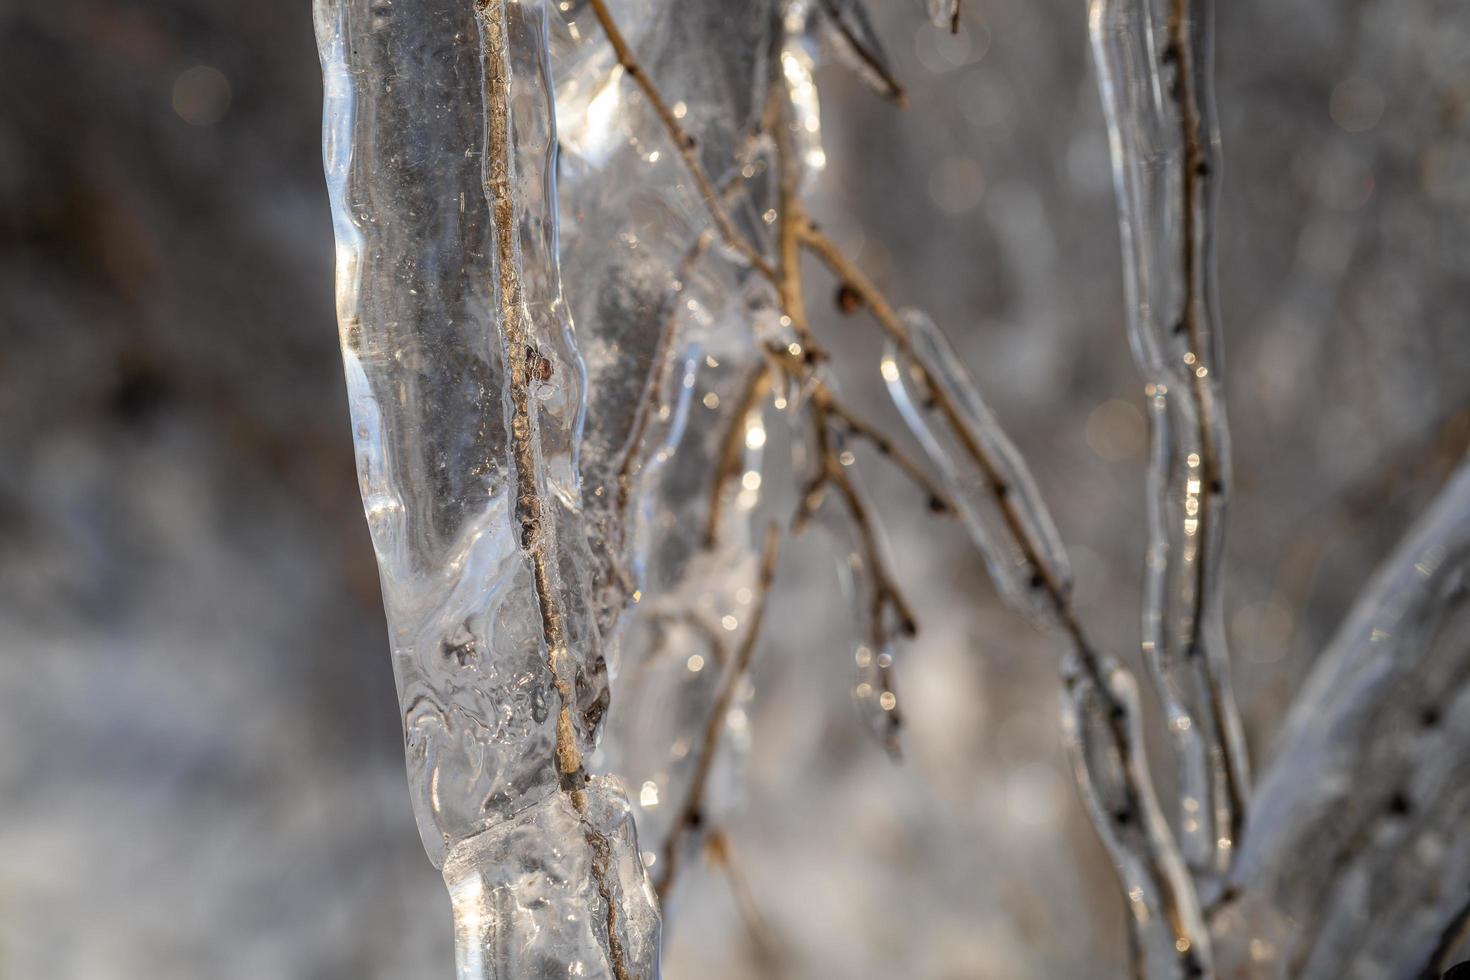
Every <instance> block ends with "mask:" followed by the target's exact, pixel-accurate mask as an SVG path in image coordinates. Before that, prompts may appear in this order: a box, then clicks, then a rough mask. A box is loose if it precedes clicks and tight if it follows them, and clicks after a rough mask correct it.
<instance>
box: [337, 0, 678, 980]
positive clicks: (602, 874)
mask: <svg viewBox="0 0 1470 980" xmlns="http://www.w3.org/2000/svg"><path fill="white" fill-rule="evenodd" d="M547 14H548V12H547V7H546V5H545V3H543V2H520V3H505V2H502V0H479V2H475V3H469V2H465V0H415V2H411V3H402V4H398V5H394V6H391V7H390V6H387V5H382V4H377V3H368V2H360V0H321V2H319V3H318V5H317V8H316V20H317V33H318V40H319V45H320V49H321V53H322V63H323V70H324V77H325V79H326V90H327V102H326V111H325V127H326V135H325V140H324V144H325V157H326V170H327V176H328V182H329V185H330V190H331V194H332V203H333V213H334V221H335V228H336V232H337V240H338V313H339V320H340V324H341V332H342V350H343V360H344V365H345V368H346V374H347V383H348V391H349V396H350V403H351V409H352V420H353V433H354V439H355V442H356V446H357V452H358V467H359V478H360V482H361V488H362V494H363V500H364V504H365V508H366V511H367V516H368V522H369V527H370V529H371V531H372V535H373V542H374V546H375V549H376V552H377V557H378V562H379V567H380V571H381V575H382V583H383V596H384V604H385V607H386V610H387V614H388V623H389V628H390V632H391V638H392V645H393V663H394V670H395V676H396V678H397V681H398V687H399V693H400V697H401V701H402V705H403V712H404V727H405V741H406V748H407V759H408V768H409V777H410V784H411V788H412V792H413V799H414V808H415V816H416V818H417V820H418V824H419V829H420V832H421V834H422V836H423V838H424V843H425V846H426V849H427V850H428V852H429V855H430V857H431V858H432V859H433V861H434V863H435V864H436V865H438V866H440V867H441V869H442V871H443V873H444V877H445V881H446V883H447V885H448V886H449V891H450V897H451V902H452V905H453V908H454V916H455V936H456V962H457V965H458V971H459V975H460V976H461V977H462V978H465V980H473V978H490V977H494V978H506V980H508V978H511V977H524V976H532V975H539V974H545V973H557V974H559V975H569V974H570V975H584V976H603V977H615V978H618V980H629V978H634V977H642V978H652V977H656V976H657V973H658V965H657V955H658V930H659V925H658V923H659V920H658V913H657V909H656V906H655V904H654V898H653V893H652V889H651V888H650V886H649V884H648V881H647V878H646V875H645V873H644V870H643V866H642V863H641V862H640V860H639V856H638V849H637V844H636V838H635V834H634V830H633V826H632V820H631V816H630V810H629V805H628V803H627V801H626V800H625V799H624V798H623V796H622V794H621V791H620V789H618V787H617V785H616V784H615V783H613V782H611V781H608V780H606V779H603V778H600V777H593V776H589V775H588V774H587V772H586V769H585V768H584V765H583V757H584V756H585V754H586V753H587V752H588V751H589V750H590V748H591V747H592V746H593V745H595V743H596V739H597V734H598V729H599V727H600V725H601V722H602V718H603V716H604V714H605V712H606V709H607V705H608V690H607V683H606V666H605V662H604V654H603V650H602V645H601V641H600V637H599V634H598V630H597V625H596V622H595V617H594V611H593V608H592V605H591V601H590V597H591V590H590V589H589V588H588V584H587V582H586V580H585V577H584V576H585V573H586V569H587V567H588V565H589V562H588V559H587V556H588V541H587V534H586V530H585V527H584V525H583V522H582V515H581V501H580V485H579V480H578V464H577V452H578V445H579V440H580V436H581V431H582V421H583V413H584V411H585V402H584V390H583V385H584V381H583V368H582V364H581V360H580V356H579V354H578V350H577V346H576V344H575V342H574V337H573V334H572V331H571V324H570V320H569V317H568V314H567V311H566V307H565V304H564V302H563V301H562V296H561V281H560V271H559V265H558V248H557V220H556V184H555V174H556V156H555V155H556V146H557V138H556V127H555V114H554V111H553V93H552V84H551V67H550V59H549V49H548V19H547Z"/></svg>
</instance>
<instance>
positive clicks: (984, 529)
mask: <svg viewBox="0 0 1470 980" xmlns="http://www.w3.org/2000/svg"><path fill="white" fill-rule="evenodd" d="M900 316H901V318H902V321H903V323H904V325H905V327H906V328H907V330H908V335H909V338H910V343H911V345H912V346H911V348H910V351H911V353H909V352H906V351H905V350H904V349H903V348H902V347H900V346H899V345H898V344H896V343H890V344H889V345H888V348H887V349H886V351H885V352H884V355H883V362H882V365H881V370H882V373H883V379H884V381H885V382H887V385H888V393H889V396H890V397H891V398H892V399H893V402H894V404H895V405H897V406H898V410H899V412H900V413H901V414H902V416H903V419H904V421H905V422H906V423H907V424H908V426H909V428H910V429H911V430H912V431H913V433H914V435H915V436H916V437H917V438H918V439H919V442H920V444H921V445H922V446H923V447H924V451H925V453H926V454H927V455H928V456H929V459H930V460H931V461H932V462H933V463H934V465H935V466H936V467H938V469H939V471H940V474H941V476H942V478H943V480H944V486H945V488H946V489H947V490H948V491H949V493H950V495H951V496H952V497H953V499H954V503H955V506H957V507H958V508H959V511H960V515H961V516H962V517H963V518H964V521H965V526H966V527H967V528H968V529H969V531H970V536H971V537H972V538H973V539H974V541H975V545H976V547H977V548H979V549H980V553H981V554H982V555H983V556H984V558H985V564H986V566H987V567H988V568H989V570H990V575H991V579H992V581H994V582H995V587H996V589H997V590H998V591H999V592H1000V594H1001V595H1002V597H1003V598H1005V600H1006V601H1007V602H1008V603H1010V604H1011V605H1012V606H1013V607H1014V608H1016V609H1017V610H1018V611H1019V612H1021V613H1022V614H1023V615H1025V616H1027V617H1029V618H1030V619H1031V620H1033V621H1034V622H1036V623H1038V624H1043V625H1044V624H1048V623H1053V622H1055V617H1056V607H1055V602H1054V600H1053V599H1052V598H1051V596H1049V595H1048V592H1047V588H1048V585H1047V582H1046V579H1047V577H1048V576H1050V578H1051V582H1052V584H1054V585H1055V586H1056V588H1057V589H1058V590H1060V592H1061V593H1063V594H1065V593H1067V592H1069V591H1070V590H1071V577H1072V576H1071V569H1070V567H1069V565H1068V562H1067V554H1066V551H1065V549H1064V548H1063V547H1062V543H1061V538H1060V536H1059V535H1058V534H1057V529H1056V525H1055V524H1054V523H1053V522H1052V519H1051V515H1050V514H1049V513H1048V512H1047V510H1046V507H1045V505H1044V504H1043V503H1042V502H1041V496H1040V493H1039V492H1038V491H1037V489H1036V482H1035V481H1034V480H1033V479H1032V478H1031V472H1030V470H1028V469H1027V467H1026V462H1025V460H1024V459H1022V458H1021V454H1020V453H1019V452H1017V450H1016V447H1015V445H1014V444H1013V443H1012V442H1011V440H1010V437H1009V436H1007V435H1006V434H1005V431H1004V430H1003V429H1001V427H1000V424H999V423H998V422H997V421H996V419H995V416H994V415H993V414H992V413H991V411H990V409H989V407H988V406H987V405H986V404H985V402H984V401H983V400H982V399H981V397H980V394H979V391H978V390H977V389H976V387H975V384H974V382H973V381H971V380H970V378H969V377H968V376H967V375H966V373H965V369H964V362H963V361H961V360H960V357H959V355H958V354H956V353H955V351H954V348H952V347H951V346H950V345H949V341H948V340H947V339H946V338H945V336H944V335H943V334H942V333H940V331H939V328H938V327H936V326H935V325H934V322H933V321H932V320H930V319H929V317H928V316H926V315H925V314H923V313H920V312H918V311H915V310H905V311H903V313H901V314H900ZM930 384H934V385H937V386H938V387H939V388H940V389H941V390H942V392H943V394H944V396H945V398H946V399H947V404H949V405H951V406H953V407H954V409H955V411H956V414H957V416H958V418H957V420H955V421H952V420H951V419H950V418H949V417H948V415H947V414H946V412H944V411H943V406H942V405H940V404H939V403H938V401H937V400H936V399H935V397H934V393H933V392H932V391H931V390H930V387H929V386H930ZM956 421H957V422H958V425H956ZM960 426H963V429H964V432H965V433H966V434H968V437H969V439H970V440H972V441H973V442H974V443H975V444H976V445H977V446H978V447H979V448H980V449H981V450H982V452H983V458H981V457H978V456H977V455H976V454H975V453H972V452H970V451H969V449H968V447H967V445H966V442H965V439H964V436H962V434H961V432H960V429H959V427H960ZM1038 560H1039V561H1040V562H1041V563H1042V565H1041V566H1038V565H1037V564H1036V561H1038Z"/></svg>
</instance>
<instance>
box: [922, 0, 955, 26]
mask: <svg viewBox="0 0 1470 980" xmlns="http://www.w3.org/2000/svg"><path fill="white" fill-rule="evenodd" d="M924 8H925V9H926V10H927V11H928V12H929V19H930V20H931V21H933V22H934V26H935V27H942V28H944V29H945V30H947V31H953V30H957V29H958V26H959V22H960V0H924Z"/></svg>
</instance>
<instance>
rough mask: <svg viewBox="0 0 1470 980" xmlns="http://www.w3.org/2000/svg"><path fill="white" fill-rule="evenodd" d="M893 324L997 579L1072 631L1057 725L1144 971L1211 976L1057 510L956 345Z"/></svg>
mask: <svg viewBox="0 0 1470 980" xmlns="http://www.w3.org/2000/svg"><path fill="white" fill-rule="evenodd" d="M901 324H902V326H904V327H905V328H906V331H905V333H903V334H901V335H898V336H894V337H893V338H892V342H891V343H890V344H889V347H888V350H887V352H886V353H885V355H884V359H883V364H882V373H883V377H884V379H885V380H886V381H887V382H888V387H889V392H890V395H891V396H892V398H893V400H894V402H895V403H896V404H897V405H898V407H899V410H900V412H901V413H902V414H903V416H904V419H905V421H907V422H908V423H909V426H910V428H911V429H913V431H914V433H915V435H916V436H917V437H918V439H919V441H920V442H921V443H922V444H923V445H924V448H925V450H926V452H927V453H928V455H929V456H930V458H931V460H932V461H933V462H934V464H935V465H936V466H938V467H939V468H940V470H941V472H942V473H943V474H944V480H945V486H946V488H947V489H948V490H949V491H950V493H951V494H952V495H953V497H954V501H955V506H957V507H958V508H959V510H960V513H961V515H962V516H964V518H965V521H966V523H967V525H969V527H970V531H971V535H972V537H973V538H974V539H975V543H976V546H977V547H978V548H979V549H980V551H981V553H982V554H983V555H984V556H985V559H986V562H987V565H988V566H989V567H990V570H991V576H992V578H993V580H994V581H995V582H996V587H997V590H998V591H999V592H1000V593H1001V595H1002V596H1003V597H1005V598H1006V599H1007V600H1008V601H1010V602H1011V603H1012V604H1013V605H1015V606H1016V607H1017V608H1018V609H1019V610H1020V611H1021V612H1022V613H1024V614H1026V615H1028V616H1030V617H1031V618H1032V620H1033V621H1034V622H1035V623H1036V624H1037V625H1038V626H1042V627H1053V628H1056V629H1057V630H1058V632H1060V633H1061V634H1062V636H1063V638H1064V640H1065V642H1066V644H1067V647H1066V653H1065V654H1064V655H1063V658H1062V664H1061V669H1062V680H1063V684H1064V687H1065V691H1064V696H1063V701H1062V704H1063V711H1062V725H1063V730H1064V732H1065V734H1066V736H1067V741H1068V744H1069V745H1070V747H1071V751H1072V755H1073V760H1074V769H1075V774H1076V778H1077V784H1078V787H1079V788H1080V790H1081V792H1082V797H1083V799H1084V801H1085V802H1086V804H1087V807H1088V813H1089V816H1090V817H1091V818H1092V822H1093V825H1094V826H1095V827H1096V829H1097V831H1098V836H1099V837H1101V838H1102V840H1103V843H1104V845H1106V847H1107V848H1108V851H1109V853H1110V855H1111V856H1112V858H1113V862H1114V865H1115V866H1116V868H1117V871H1118V878H1119V883H1120V884H1121V886H1122V888H1123V891H1124V893H1125V895H1126V896H1127V899H1128V902H1129V906H1130V910H1131V913H1132V914H1131V915H1130V918H1129V926H1130V930H1131V937H1132V944H1133V947H1134V951H1135V957H1134V958H1135V961H1136V965H1137V967H1138V969H1139V971H1140V974H1139V975H1140V976H1145V977H1148V978H1149V980H1157V978H1160V977H1168V978H1189V977H1200V976H1205V975H1206V974H1207V973H1208V971H1209V969H1210V963H1211V954H1210V943H1209V936H1208V933H1207V931H1206V930H1205V927H1204V924H1203V920H1202V918H1201V915H1200V909H1199V900H1198V897H1197V894H1196V891H1195V888H1194V883H1193V881H1192V880H1191V879H1190V876H1189V875H1188V873H1187V871H1186V868H1185V863H1184V860H1183V857H1182V856H1181V854H1180V852H1179V849H1178V846H1177V845H1176V844H1175V842H1174V837H1173V834H1172V832H1171V831H1170V828H1169V825H1168V823H1167V821H1166V820H1165V819H1164V817H1163V815H1162V812H1161V810H1160V807H1159V801H1158V794H1157V792H1156V790H1155V789H1154V786H1153V780H1152V777H1151V776H1150V774H1149V768H1148V761H1147V758H1146V757H1145V754H1144V747H1143V738H1142V733H1141V731H1140V722H1139V707H1138V694H1137V685H1136V682H1135V681H1134V680H1133V677H1132V674H1131V673H1130V672H1129V671H1128V669H1127V668H1126V667H1124V666H1123V665H1122V664H1120V663H1118V662H1116V661H1115V660H1113V659H1112V658H1110V657H1106V656H1103V655H1102V654H1100V653H1098V651H1097V650H1096V649H1095V648H1094V647H1092V646H1091V645H1090V643H1089V641H1088V639H1087V638H1086V636H1085V635H1084V633H1083V630H1082V626H1081V624H1080V623H1079V621H1078V619H1077V616H1076V613H1075V610H1074V609H1073V608H1072V605H1071V596H1070V576H1069V572H1068V565H1067V559H1066V553H1065V551H1064V550H1063V548H1062V545H1061V542H1060V539H1059V537H1058V535H1057V532H1056V527H1055V524H1054V522H1053V521H1052V519H1051V515H1050V513H1049V512H1048V511H1047V509H1046V505H1045V504H1044V503H1043V501H1042V499H1041V497H1040V495H1039V493H1038V492H1037V490H1036V487H1035V484H1034V482H1033V481H1032V479H1031V477H1030V474H1029V472H1028V471H1027V470H1026V468H1025V464H1024V462H1023V461H1022V460H1021V458H1020V455H1019V453H1018V452H1017V451H1016V449H1015V447H1014V446H1013V445H1012V444H1011V442H1010V440H1009V438H1008V437H1007V436H1006V435H1005V433H1004V432H1003V431H1002V430H1001V429H1000V427H999V425H998V424H997V423H996V421H995V418H994V417H993V416H992V415H991V414H990V412H989V410H988V409H987V408H986V406H985V404H984V402H983V401H981V399H980V396H979V394H978V393H977V392H976V391H975V388H974V385H973V383H971V382H970V380H969V379H968V378H967V377H966V376H965V374H964V373H963V368H962V367H961V362H960V360H959V357H958V355H957V354H956V353H955V352H954V350H953V349H952V348H950V347H949V345H948V343H947V341H945V339H944V337H943V336H942V335H941V334H940V333H939V331H938V329H937V328H936V327H935V326H934V324H933V323H932V322H931V321H930V320H929V319H928V318H927V317H924V316H922V315H920V314H915V313H912V312H908V313H905V314H902V315H901ZM901 338H902V339H901ZM931 386H933V387H931Z"/></svg>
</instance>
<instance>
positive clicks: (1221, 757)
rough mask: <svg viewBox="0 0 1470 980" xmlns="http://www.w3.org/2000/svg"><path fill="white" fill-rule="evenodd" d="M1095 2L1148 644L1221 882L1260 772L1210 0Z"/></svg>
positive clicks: (1198, 855) (1184, 786) (1208, 876)
mask: <svg viewBox="0 0 1470 980" xmlns="http://www.w3.org/2000/svg"><path fill="white" fill-rule="evenodd" d="M1167 6H1168V10H1167V15H1166V16H1160V15H1159V14H1158V13H1156V11H1155V4H1154V3H1152V2H1150V0H1092V2H1091V3H1090V5H1089V13H1090V25H1091V33H1092V43H1093V53H1094V60H1095V63H1096V67H1097V75H1098V84H1099V88H1100V89H1101V92H1102V97H1103V108H1104V113H1105V115H1106V117H1107V122H1108V133H1109V139H1110V143H1111V147H1112V157H1113V177H1114V184H1115V189H1116V193H1117V199H1118V211H1119V228H1120V232H1121V236H1122V243H1123V262H1124V273H1125V274H1124V289H1125V293H1126V295H1127V299H1128V333H1129V339H1130V343H1131V346H1132V349H1133V354H1134V359H1135V361H1136V362H1137V365H1138V368H1139V371H1140V373H1142V374H1143V376H1144V378H1145V380H1146V382H1147V385H1146V395H1147V397H1148V399H1149V403H1150V404H1149V408H1150V418H1151V421H1152V430H1153V453H1152V458H1151V465H1150V468H1149V478H1148V504H1149V543H1148V550H1147V557H1146V560H1145V575H1144V578H1145V581H1144V597H1145V601H1144V608H1143V617H1142V620H1143V650H1144V654H1145V659H1146V660H1147V662H1148V664H1149V668H1150V672H1151V673H1152V674H1153V677H1154V681H1155V684H1156V686H1157V688H1158V690H1159V695H1160V698H1161V700H1162V701H1163V702H1164V706H1165V710H1166V712H1167V714H1168V717H1169V729H1170V734H1171V736H1172V737H1173V741H1174V745H1175V750H1176V754H1177V757H1178V764H1179V769H1180V782H1181V793H1180V810H1179V813H1178V815H1177V819H1178V823H1179V831H1180V837H1181V844H1182V846H1183V847H1184V850H1185V854H1186V857H1187V859H1188V861H1189V863H1190V866H1191V868H1193V869H1194V871H1195V872H1196V873H1197V874H1199V875H1201V876H1202V880H1208V881H1209V882H1210V883H1211V884H1212V885H1213V884H1218V882H1219V880H1220V878H1221V876H1222V875H1223V874H1224V873H1225V872H1226V871H1227V870H1228V868H1229V864H1230V859H1231V855H1232V853H1233V849H1234V848H1235V846H1236V842H1237V840H1238V837H1239V834H1240V828H1241V823H1242V821H1243V819H1244V815H1245V805H1246V799H1247V792H1248V782H1249V774H1248V772H1247V760H1246V754H1245V742H1244V737H1243V734H1242V732H1241V727H1240V719H1239V716H1238V713H1237V710H1236V707H1235V699H1234V695H1233V693H1232V690H1231V683H1230V664H1229V655H1228V651H1227V649H1226V646H1225V631H1224V628H1223V620H1222V617H1223V610H1222V601H1223V600H1222V586H1221V581H1220V578H1221V576H1220V559H1221V552H1222V545H1223V540H1224V518H1225V507H1226V501H1227V499H1228V492H1229V484H1230V473H1229V433H1228V430H1227V427H1226V424H1225V414H1224V400H1223V396H1222V392H1221V388H1220V384H1221V380H1220V379H1221V358H1220V344H1219V340H1218V331H1217V330H1216V328H1215V321H1216V316H1215V306H1216V304H1215V296H1214V260H1213V251H1214V244H1213V240H1214V236H1213V226H1214V198H1215V191H1214V183H1215V181H1214V178H1215V173H1216V162H1215V144H1216V142H1217V137H1216V133H1215V124H1214V106H1213V96H1212V94H1211V92H1212V88H1211V75H1212V65H1211V60H1212V43H1213V42H1212V19H1213V15H1212V9H1211V3H1210V2H1209V0H1168V4H1167Z"/></svg>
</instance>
